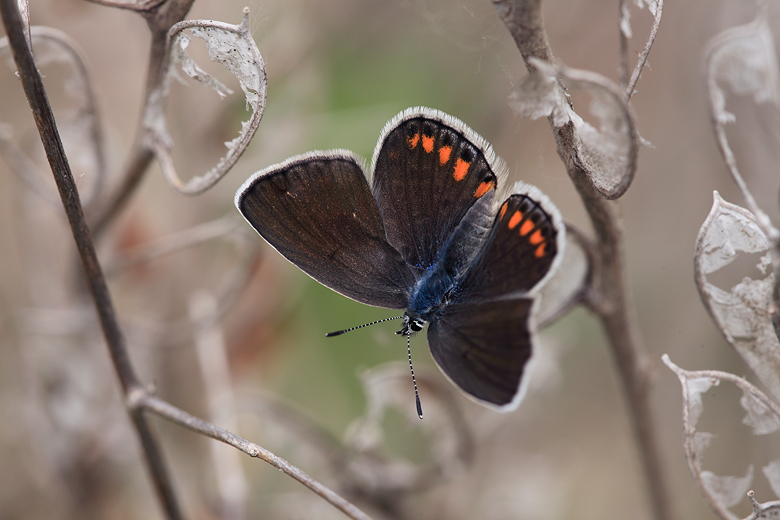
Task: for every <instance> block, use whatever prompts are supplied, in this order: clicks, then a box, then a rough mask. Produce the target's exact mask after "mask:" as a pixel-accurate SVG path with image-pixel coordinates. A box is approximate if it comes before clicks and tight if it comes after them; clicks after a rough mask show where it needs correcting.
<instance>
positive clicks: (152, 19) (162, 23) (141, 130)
mask: <svg viewBox="0 0 780 520" xmlns="http://www.w3.org/2000/svg"><path fill="white" fill-rule="evenodd" d="M194 1H195V0H169V1H167V2H156V1H152V2H141V3H140V4H138V6H142V7H138V6H136V7H132V6H131V5H130V4H128V5H124V4H123V5H121V6H120V5H117V4H116V3H113V2H111V3H110V5H114V6H115V7H126V8H128V9H130V8H132V9H137V10H138V11H139V12H140V13H141V14H142V15H143V16H144V18H146V23H147V25H148V26H149V30H150V31H151V33H152V41H151V44H150V48H149V65H148V67H147V72H146V93H145V95H144V107H143V109H142V111H141V119H142V124H139V125H138V132H137V134H136V137H135V142H134V144H133V149H132V151H131V152H130V159H129V161H128V162H127V166H126V167H125V171H124V173H123V174H122V182H121V183H120V185H119V186H118V187H117V188H116V189H115V190H114V192H113V193H112V194H111V195H110V196H108V197H107V201H106V204H105V205H104V206H103V207H102V208H99V209H98V210H97V212H96V213H97V216H96V217H95V219H94V221H92V229H93V232H94V234H95V236H96V237H99V236H100V235H101V234H102V233H103V232H104V231H105V230H106V228H107V227H108V225H109V224H110V223H111V222H112V221H113V220H114V218H116V216H117V215H118V214H119V213H120V211H122V209H124V207H125V205H126V204H127V202H128V201H129V200H130V196H131V195H132V194H133V192H135V189H136V188H137V187H138V185H139V184H140V183H141V180H142V179H143V177H144V174H145V173H146V172H147V171H148V170H149V166H150V165H151V164H152V159H154V152H153V151H152V142H151V141H150V139H149V130H148V128H147V126H146V125H145V124H143V119H144V118H145V115H146V110H147V107H149V106H150V105H151V104H152V102H153V99H152V95H153V93H154V92H155V91H157V90H158V89H159V88H160V86H161V85H162V82H163V80H164V77H165V70H166V68H167V66H168V60H167V57H166V45H167V39H168V29H170V28H171V27H172V26H173V25H174V24H175V23H176V22H179V21H181V20H182V19H184V17H185V16H186V15H187V13H188V12H189V10H190V7H192V4H193V2H194ZM98 3H101V2H98ZM103 3H106V4H109V3H108V2H103Z"/></svg>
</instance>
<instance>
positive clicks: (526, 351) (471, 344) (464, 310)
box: [428, 298, 534, 409]
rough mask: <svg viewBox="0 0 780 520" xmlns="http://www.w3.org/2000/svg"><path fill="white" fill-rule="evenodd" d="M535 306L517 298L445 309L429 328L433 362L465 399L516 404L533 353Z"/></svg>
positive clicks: (500, 406) (524, 299) (493, 403)
mask: <svg viewBox="0 0 780 520" xmlns="http://www.w3.org/2000/svg"><path fill="white" fill-rule="evenodd" d="M533 304H534V300H533V299H530V298H520V299H516V300H509V301H492V302H486V303H469V302H463V303H459V304H454V305H449V306H447V307H445V308H444V309H443V311H442V315H441V316H440V317H439V318H438V319H437V320H435V321H433V322H431V324H430V325H429V326H428V345H429V347H430V349H431V355H432V356H433V359H434V361H436V364H437V365H438V366H439V368H440V369H441V370H442V372H444V373H445V374H446V375H447V377H448V378H449V379H450V380H451V381H452V382H453V383H455V384H456V385H457V386H458V387H459V388H460V389H461V390H463V391H464V392H466V393H467V394H469V395H471V396H472V397H474V398H476V399H478V400H479V401H482V402H484V403H487V404H490V405H493V406H495V407H498V408H505V409H511V408H512V407H513V405H515V404H516V403H517V402H519V400H520V397H521V396H520V395H519V394H520V393H521V391H520V388H521V384H520V383H521V381H522V379H523V374H524V371H525V367H526V364H527V363H528V360H529V359H530V358H531V354H532V348H531V332H530V329H529V327H528V322H529V318H530V315H531V310H532V308H533Z"/></svg>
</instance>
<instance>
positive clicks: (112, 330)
mask: <svg viewBox="0 0 780 520" xmlns="http://www.w3.org/2000/svg"><path fill="white" fill-rule="evenodd" d="M0 14H2V17H3V24H4V25H5V30H6V33H7V34H8V39H9V41H10V42H11V49H12V52H13V56H14V61H15V62H16V66H17V68H18V69H19V72H20V78H21V80H22V86H23V88H24V92H25V95H26V96H27V101H28V103H29V104H30V108H31V110H32V112H33V118H34V119H35V124H36V126H37V127H38V132H39V134H40V136H41V141H42V143H43V147H44V150H45V151H46V157H47V159H48V161H49V165H50V166H51V169H52V173H53V174H54V180H55V182H56V183H57V189H58V191H59V193H60V198H61V199H62V204H63V206H64V208H65V213H66V214H67V217H68V222H69V224H70V227H71V231H72V233H73V239H74V240H75V242H76V247H77V249H78V252H79V256H80V258H81V261H82V264H83V267H84V274H85V277H86V280H87V285H88V287H89V291H90V293H91V294H92V298H93V299H94V301H95V308H96V310H97V313H98V317H99V319H100V325H101V327H102V329H103V335H104V337H105V339H106V343H107V345H108V349H109V353H110V354H111V360H112V362H113V364H114V368H115V370H116V373H117V376H118V378H119V382H120V384H121V386H122V391H123V393H124V395H125V396H127V395H128V394H129V393H130V392H131V391H132V390H133V389H135V388H139V387H140V385H139V382H138V378H137V376H136V374H135V371H134V370H133V367H132V364H131V363H130V358H129V356H128V353H127V348H126V346H125V338H124V335H123V334H122V331H121V330H120V328H119V323H118V322H117V319H116V315H115V313H114V307H113V304H112V302H111V295H110V293H109V291H108V287H107V286H106V282H105V279H104V278H103V273H102V271H101V268H100V264H99V263H98V259H97V253H96V252H95V246H94V244H93V242H92V236H91V234H90V231H89V228H88V227H87V223H86V219H85V218H84V210H83V208H82V206H81V201H80V200H79V194H78V189H77V187H76V182H75V180H74V179H73V174H72V173H71V170H70V165H69V164H68V160H67V157H66V155H65V150H64V148H63V146H62V141H61V139H60V135H59V132H58V131H57V125H56V122H55V119H54V113H53V112H52V109H51V105H50V104H49V99H48V97H47V95H46V91H45V89H44V87H43V81H42V79H41V75H40V73H39V72H38V68H37V66H36V65H35V61H34V58H33V55H32V50H31V49H30V47H29V46H28V45H27V42H26V39H25V36H24V31H23V27H22V20H21V17H20V14H19V11H18V7H17V3H16V2H15V0H0ZM129 412H130V417H131V419H132V421H133V425H134V426H135V429H136V432H137V433H138V437H139V439H140V441H141V445H142V447H143V450H144V453H145V460H146V464H147V467H148V469H149V471H150V474H151V478H152V481H153V483H154V487H155V489H156V491H157V495H158V497H159V499H160V502H161V503H162V506H163V508H164V509H165V512H166V514H167V516H168V518H171V519H179V518H182V514H181V511H180V509H179V506H178V502H177V500H176V496H175V494H174V492H173V487H172V485H171V481H170V478H169V477H168V472H167V469H166V467H165V463H164V461H163V457H162V452H161V451H160V448H159V446H158V444H157V440H156V438H155V437H154V435H153V433H152V431H151V430H150V429H149V426H148V424H147V422H146V419H145V417H144V416H143V415H142V414H141V413H140V412H139V411H136V410H129Z"/></svg>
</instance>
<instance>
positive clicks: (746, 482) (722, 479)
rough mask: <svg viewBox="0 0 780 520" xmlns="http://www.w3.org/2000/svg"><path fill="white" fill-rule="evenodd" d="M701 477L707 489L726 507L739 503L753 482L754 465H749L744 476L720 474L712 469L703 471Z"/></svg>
mask: <svg viewBox="0 0 780 520" xmlns="http://www.w3.org/2000/svg"><path fill="white" fill-rule="evenodd" d="M701 479H702V482H703V484H704V487H706V488H707V491H709V493H710V494H711V495H712V496H713V497H715V498H716V499H717V500H718V501H719V502H720V503H721V504H723V505H725V506H726V507H734V506H735V505H737V504H739V503H740V502H741V501H742V499H743V498H745V495H746V494H747V492H748V490H749V489H750V485H751V484H752V483H753V465H752V464H751V465H750V466H748V470H747V473H746V474H745V476H744V477H733V476H719V475H716V474H714V473H712V472H711V471H702V472H701Z"/></svg>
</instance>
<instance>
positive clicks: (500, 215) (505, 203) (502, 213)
mask: <svg viewBox="0 0 780 520" xmlns="http://www.w3.org/2000/svg"><path fill="white" fill-rule="evenodd" d="M507 204H509V203H508V202H504V203H503V204H502V205H501V211H500V212H499V213H498V220H501V219H503V218H504V214H505V213H506V206H507Z"/></svg>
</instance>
